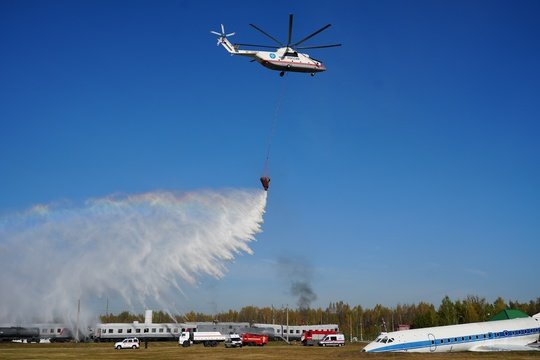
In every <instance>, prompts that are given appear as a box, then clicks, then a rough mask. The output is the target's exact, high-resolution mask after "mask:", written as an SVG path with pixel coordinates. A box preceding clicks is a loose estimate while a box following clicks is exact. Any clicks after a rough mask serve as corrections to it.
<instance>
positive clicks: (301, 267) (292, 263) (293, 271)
mask: <svg viewBox="0 0 540 360" xmlns="http://www.w3.org/2000/svg"><path fill="white" fill-rule="evenodd" d="M279 265H280V266H279V268H280V269H281V272H282V274H281V276H282V277H285V278H286V279H287V280H288V281H289V283H290V288H289V291H290V293H291V295H293V296H295V297H296V298H297V304H298V308H299V309H300V310H307V309H309V308H310V307H311V303H312V302H313V301H315V300H317V294H315V292H314V291H313V288H312V287H311V276H312V268H311V265H309V264H308V262H307V261H306V260H305V259H298V258H295V259H294V260H292V259H289V258H282V259H280V260H279Z"/></svg>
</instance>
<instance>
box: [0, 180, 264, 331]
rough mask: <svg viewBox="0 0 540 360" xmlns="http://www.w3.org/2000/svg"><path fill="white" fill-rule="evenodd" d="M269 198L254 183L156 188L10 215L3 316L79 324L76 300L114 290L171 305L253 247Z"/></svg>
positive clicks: (0, 232) (4, 221)
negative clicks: (217, 188)
mask: <svg viewBox="0 0 540 360" xmlns="http://www.w3.org/2000/svg"><path fill="white" fill-rule="evenodd" d="M265 205H266V192H264V191H256V190H252V191H249V190H228V191H221V192H212V191H204V192H191V193H184V194H173V193H170V192H153V193H147V194H141V195H133V196H125V197H107V198H101V199H93V200H89V201H87V202H86V203H85V204H84V205H82V206H66V205H65V204H64V205H48V206H43V205H40V206H35V207H33V208H32V209H31V210H29V211H27V212H25V213H22V214H8V215H7V216H3V217H1V218H0V263H1V264H2V267H1V268H2V271H1V272H0V322H19V323H20V322H32V321H53V320H56V321H58V319H61V320H62V321H67V322H71V323H72V322H73V319H75V317H76V308H77V300H78V299H79V298H81V299H82V305H83V306H84V304H85V302H84V299H85V298H89V297H104V296H109V295H116V296H120V297H121V298H122V299H123V300H124V301H125V303H126V304H127V305H128V306H134V305H139V306H144V305H146V304H147V303H148V302H153V303H157V304H160V305H161V307H162V308H163V309H171V308H172V306H173V305H172V304H174V303H175V302H178V301H179V298H181V297H184V298H186V296H187V295H182V294H183V293H188V289H189V287H190V286H193V285H195V284H197V282H198V281H200V280H201V278H203V277H204V276H212V277H215V278H220V277H222V276H224V274H225V272H226V263H227V262H229V261H231V260H233V259H234V257H235V256H236V255H237V254H240V253H248V254H251V253H252V251H251V249H250V247H249V242H251V241H253V240H254V239H255V238H254V236H255V234H257V233H258V232H260V231H261V224H262V222H263V214H264V208H265ZM187 298H189V296H187ZM94 312H95V311H94ZM82 313H83V315H84V318H85V319H86V321H87V322H88V321H91V320H90V319H95V318H96V315H97V314H92V310H91V309H86V308H83V309H82Z"/></svg>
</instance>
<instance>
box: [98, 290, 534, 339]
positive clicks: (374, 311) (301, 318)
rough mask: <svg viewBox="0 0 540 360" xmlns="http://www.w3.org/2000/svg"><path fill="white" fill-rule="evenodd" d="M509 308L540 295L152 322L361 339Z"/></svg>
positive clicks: (161, 317) (125, 318)
mask: <svg viewBox="0 0 540 360" xmlns="http://www.w3.org/2000/svg"><path fill="white" fill-rule="evenodd" d="M505 309H516V310H521V311H523V312H524V313H526V314H528V315H529V316H532V315H534V314H537V313H540V297H539V298H537V299H536V300H531V301H529V302H525V303H522V302H519V301H508V302H506V301H505V300H504V299H503V298H501V297H499V298H497V299H496V300H495V301H494V302H493V303H490V302H488V301H486V299H485V298H483V297H479V296H473V295H469V296H467V297H466V298H465V299H461V300H456V301H453V300H451V299H450V297H448V296H445V297H444V298H443V299H442V301H441V303H440V304H439V306H438V307H435V306H434V305H433V304H430V303H427V302H419V303H418V304H404V305H402V304H399V305H397V306H395V307H386V306H383V305H380V304H377V305H375V306H374V307H373V308H364V307H362V306H361V305H356V306H352V307H351V306H350V305H349V304H347V303H345V302H343V301H338V302H331V303H330V304H329V305H328V307H326V308H325V309H323V308H317V309H315V308H310V309H290V308H289V309H286V308H274V307H257V306H244V307H243V308H241V309H240V310H229V311H227V312H221V313H217V314H213V315H211V314H204V313H200V312H194V311H191V312H188V313H186V314H184V315H173V314H169V313H167V312H164V311H154V312H153V317H152V321H153V322H154V323H168V322H198V321H218V322H249V323H265V324H273V323H274V324H286V322H287V318H288V321H289V325H317V324H338V325H339V328H340V330H341V331H342V332H343V333H344V334H345V335H347V336H351V337H356V338H357V339H359V340H369V339H374V338H375V337H376V336H377V335H378V334H379V333H380V332H381V331H393V330H395V329H397V327H398V325H401V324H404V325H409V326H410V327H411V328H423V327H429V326H442V325H454V324H465V323H471V322H479V321H487V320H489V319H490V318H491V317H492V316H494V315H496V314H498V313H499V312H501V311H503V310H505ZM100 320H101V321H102V322H103V323H111V322H126V323H127V322H133V321H139V322H143V321H144V315H143V314H138V315H136V314H131V313H129V312H127V311H124V312H121V313H120V314H117V315H114V314H106V315H102V316H101V317H100Z"/></svg>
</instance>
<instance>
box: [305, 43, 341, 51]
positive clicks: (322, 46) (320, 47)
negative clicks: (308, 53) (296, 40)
mask: <svg viewBox="0 0 540 360" xmlns="http://www.w3.org/2000/svg"><path fill="white" fill-rule="evenodd" d="M337 46H341V44H332V45H318V46H303V47H297V48H295V49H298V50H306V49H322V48H329V47H337Z"/></svg>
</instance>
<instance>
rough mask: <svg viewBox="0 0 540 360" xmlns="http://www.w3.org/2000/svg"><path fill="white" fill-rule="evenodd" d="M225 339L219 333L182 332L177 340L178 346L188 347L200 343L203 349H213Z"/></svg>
mask: <svg viewBox="0 0 540 360" xmlns="http://www.w3.org/2000/svg"><path fill="white" fill-rule="evenodd" d="M226 339H227V338H226V337H225V335H222V334H221V333H220V332H219V331H183V332H182V334H180V337H179V338H178V345H182V346H183V347H188V346H190V345H191V344H201V343H202V344H203V345H204V346H205V347H215V346H217V345H218V344H219V343H220V342H223V341H225V340H226Z"/></svg>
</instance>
